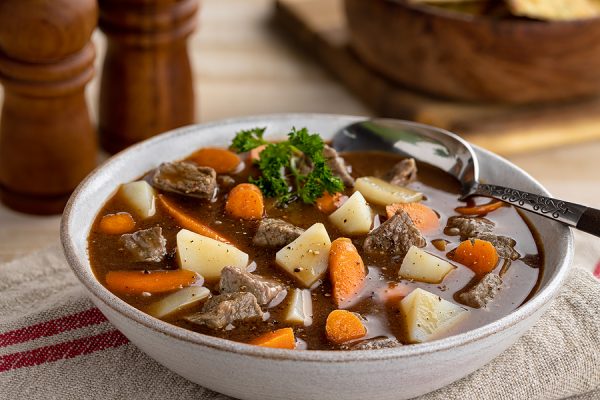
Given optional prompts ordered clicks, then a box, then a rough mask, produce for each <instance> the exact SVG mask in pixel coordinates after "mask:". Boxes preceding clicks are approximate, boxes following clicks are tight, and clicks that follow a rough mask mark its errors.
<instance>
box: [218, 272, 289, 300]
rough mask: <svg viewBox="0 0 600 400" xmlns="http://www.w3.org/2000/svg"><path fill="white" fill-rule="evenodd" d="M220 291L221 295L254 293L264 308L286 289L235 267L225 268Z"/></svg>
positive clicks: (222, 273)
mask: <svg viewBox="0 0 600 400" xmlns="http://www.w3.org/2000/svg"><path fill="white" fill-rule="evenodd" d="M219 290H220V291H221V293H235V292H248V293H252V294H253V295H254V296H255V297H256V300H257V302H258V304H260V305H263V306H264V305H267V304H269V303H270V302H271V301H272V300H273V299H274V298H276V297H277V296H278V295H279V294H280V293H282V292H283V291H285V288H284V287H283V285H281V284H280V283H278V282H275V281H273V280H270V279H265V278H263V277H261V276H258V275H254V274H251V273H249V272H245V271H242V270H241V269H238V268H235V267H225V268H223V269H222V270H221V280H220V283H219Z"/></svg>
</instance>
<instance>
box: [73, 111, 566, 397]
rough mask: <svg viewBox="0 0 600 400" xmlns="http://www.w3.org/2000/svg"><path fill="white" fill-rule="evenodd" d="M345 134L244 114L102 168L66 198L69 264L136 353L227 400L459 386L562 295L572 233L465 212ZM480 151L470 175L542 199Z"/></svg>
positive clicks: (506, 209)
mask: <svg viewBox="0 0 600 400" xmlns="http://www.w3.org/2000/svg"><path fill="white" fill-rule="evenodd" d="M357 120H360V118H357V117H346V116H326V115H304V114H299V115H278V116H266V117H265V116H263V117H248V118H243V119H237V120H229V121H223V122H218V123H213V124H205V125H198V126H192V127H187V128H182V129H179V130H176V131H174V132H171V133H167V134H164V135H161V136H158V137H156V138H153V139H150V140H148V141H146V142H143V143H141V144H138V145H136V146H134V147H132V148H130V149H128V150H126V151H124V152H122V153H120V154H118V155H116V156H115V157H113V158H112V159H111V160H109V161H108V162H107V163H106V164H104V165H103V166H102V167H100V168H99V169H98V170H96V171H95V172H93V173H92V174H91V175H90V176H89V177H88V178H87V179H86V180H85V181H84V182H83V183H82V184H81V185H80V187H79V188H78V189H77V191H76V192H75V194H74V195H73V197H72V199H71V201H70V202H69V205H68V207H67V210H66V212H65V214H64V217H63V225H62V239H63V245H64V247H65V252H66V254H67V258H68V260H69V263H70V265H71V266H72V268H73V270H74V272H75V274H76V275H77V276H78V278H79V279H80V280H81V281H82V283H83V284H84V286H85V287H86V288H87V290H88V292H89V295H90V297H91V299H92V301H93V302H94V303H95V304H96V305H97V306H98V307H99V308H100V310H101V311H102V312H103V313H104V314H105V315H106V316H107V317H108V319H109V320H110V321H111V322H112V323H113V324H114V325H115V326H116V327H117V328H118V329H119V330H121V331H122V332H123V333H124V334H125V335H126V336H127V337H128V338H129V339H130V340H131V341H132V342H133V343H134V344H135V345H136V346H138V347H139V348H140V349H141V350H142V351H144V352H146V353H147V354H148V355H150V356H151V357H152V358H154V359H156V360H158V361H159V362H161V363H162V364H163V365H165V366H167V367H168V368H169V369H171V370H173V371H175V372H176V373H178V374H180V375H182V376H184V377H186V378H187V379H190V380H191V381H193V382H196V383H198V384H201V385H203V386H205V387H208V388H210V389H213V390H216V391H219V392H222V393H225V394H228V395H231V396H233V397H236V398H243V399H271V398H272V399H276V398H290V399H296V398H297V399H306V398H316V397H318V398H325V399H327V398H332V399H333V398H339V397H347V398H350V399H354V398H357V399H358V398H364V397H365V396H373V397H375V396H376V397H378V398H384V399H387V398H390V399H391V398H394V399H397V398H410V397H414V396H417V395H419V394H423V393H427V392H429V391H432V390H435V389H437V388H439V387H442V386H445V385H447V384H449V383H451V382H453V381H455V380H457V379H459V378H461V377H463V376H465V375H467V374H468V373H470V372H472V371H474V370H476V369H477V368H479V367H481V366H482V365H484V364H485V363H487V362H489V361H490V360H491V359H493V358H494V357H495V356H497V355H498V354H500V353H501V352H502V351H503V350H504V349H506V348H507V347H508V346H509V345H510V344H512V343H513V342H514V341H515V340H516V339H517V338H518V337H519V336H520V335H522V334H523V333H524V332H525V331H526V330H527V329H528V328H529V327H530V326H531V325H532V324H533V323H534V322H535V321H536V320H537V319H538V318H539V316H541V314H542V313H543V311H544V310H545V309H546V307H547V306H548V303H549V301H550V300H551V299H552V297H553V296H555V295H556V294H557V291H558V290H559V288H560V285H561V283H562V281H563V280H564V278H565V276H566V273H567V270H568V265H569V262H570V259H571V256H572V243H571V241H572V238H571V234H570V231H569V230H568V229H567V228H564V227H562V226H559V225H556V224H553V223H552V222H551V221H547V220H545V219H543V218H538V217H536V216H533V215H527V214H526V213H522V212H519V211H517V210H516V209H514V208H513V207H510V206H506V205H503V204H497V203H489V201H488V200H485V199H475V200H473V201H470V202H469V203H465V202H461V201H459V200H458V198H459V186H458V182H455V181H454V180H453V178H451V177H450V176H448V175H446V174H445V173H443V172H442V171H440V170H437V169H435V168H433V167H431V166H428V165H426V164H421V163H419V162H416V161H415V160H412V159H403V158H401V157H399V156H398V155H396V154H392V153H382V152H366V151H365V152H348V153H341V154H338V153H337V152H336V151H335V150H334V149H333V148H331V147H330V146H329V145H328V140H329V139H330V138H331V137H332V136H333V135H334V134H335V133H336V132H337V131H338V130H340V129H341V128H343V127H344V126H346V125H348V124H350V123H352V122H356V121H357ZM406 126H407V129H410V127H411V126H415V125H414V124H413V123H408V122H407V123H406ZM431 129H434V128H431ZM476 152H477V155H478V157H480V162H481V169H482V171H481V172H482V173H481V175H482V178H484V179H488V180H490V181H494V182H500V183H504V184H507V185H509V184H510V185H511V186H513V187H519V188H521V189H524V190H529V191H532V192H538V193H543V194H546V195H547V194H548V193H547V192H546V191H545V189H544V188H543V187H542V186H541V185H540V184H539V183H537V182H536V181H535V180H534V179H533V178H531V177H530V176H528V175H527V174H526V173H525V172H523V171H521V170H519V169H518V168H517V167H515V166H514V165H512V164H510V163H509V162H507V161H506V160H503V159H502V158H500V157H498V156H496V155H493V154H491V153H489V152H486V151H484V150H481V149H476ZM545 244H551V245H546V246H545ZM232 376H235V379H231V377H232ZM389 382H398V383H399V384H400V386H399V388H395V387H394V386H393V385H389Z"/></svg>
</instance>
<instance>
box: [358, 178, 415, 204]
mask: <svg viewBox="0 0 600 400" xmlns="http://www.w3.org/2000/svg"><path fill="white" fill-rule="evenodd" d="M354 189H356V190H358V191H359V192H360V193H362V195H363V196H364V197H365V199H367V201H368V202H369V203H373V204H378V205H380V206H387V205H388V204H394V203H412V202H415V201H421V200H422V199H423V194H422V193H419V192H415V191H414V190H410V189H408V188H405V187H402V186H398V185H392V184H391V183H389V182H386V181H384V180H383V179H379V178H375V177H373V176H364V177H362V178H358V179H357V180H356V182H354Z"/></svg>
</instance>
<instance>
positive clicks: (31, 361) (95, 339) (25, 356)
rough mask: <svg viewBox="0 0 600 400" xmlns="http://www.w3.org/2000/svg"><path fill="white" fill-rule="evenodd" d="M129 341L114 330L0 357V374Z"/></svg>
mask: <svg viewBox="0 0 600 400" xmlns="http://www.w3.org/2000/svg"><path fill="white" fill-rule="evenodd" d="M128 342H129V341H128V340H127V338H126V337H125V336H123V334H122V333H121V332H119V331H116V330H113V331H110V332H106V333H101V334H99V335H96V336H90V337H85V338H81V339H76V340H72V341H70V342H65V343H60V344H55V345H52V346H45V347H40V348H39V349H35V350H28V351H23V352H20V353H13V354H8V355H5V356H0V372H6V371H10V370H13V369H18V368H23V367H33V366H35V365H40V364H45V363H48V362H53V361H58V360H68V359H70V358H73V357H77V356H81V355H85V354H90V353H94V352H97V351H101V350H106V349H109V348H112V347H119V346H122V345H124V344H127V343H128Z"/></svg>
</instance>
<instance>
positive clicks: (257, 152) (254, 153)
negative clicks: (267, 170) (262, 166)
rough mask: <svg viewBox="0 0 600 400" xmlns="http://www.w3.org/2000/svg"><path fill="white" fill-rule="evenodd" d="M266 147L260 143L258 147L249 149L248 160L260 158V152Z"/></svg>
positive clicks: (254, 160) (255, 160)
mask: <svg viewBox="0 0 600 400" xmlns="http://www.w3.org/2000/svg"><path fill="white" fill-rule="evenodd" d="M266 147H267V145H266V144H263V145H260V146H258V147H255V148H253V149H252V150H250V154H248V161H250V162H257V161H258V160H260V153H261V152H262V151H263V150H264V149H265V148H266Z"/></svg>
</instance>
